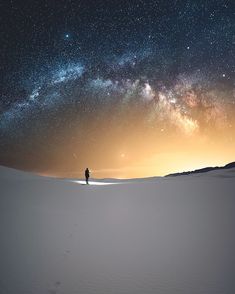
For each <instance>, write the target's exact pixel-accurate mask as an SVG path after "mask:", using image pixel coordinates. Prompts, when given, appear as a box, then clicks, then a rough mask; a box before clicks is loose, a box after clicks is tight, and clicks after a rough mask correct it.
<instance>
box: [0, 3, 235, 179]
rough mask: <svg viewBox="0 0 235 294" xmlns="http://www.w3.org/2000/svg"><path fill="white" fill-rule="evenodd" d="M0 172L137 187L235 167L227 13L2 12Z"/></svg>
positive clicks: (53, 6)
mask: <svg viewBox="0 0 235 294" xmlns="http://www.w3.org/2000/svg"><path fill="white" fill-rule="evenodd" d="M0 28H1V29H0V44H1V46H0V164H3V165H7V166H11V167H17V168H20V169H24V170H30V171H34V172H38V173H40V174H43V175H51V176H60V177H80V176H81V175H82V174H83V170H84V169H85V168H86V167H87V166H88V167H89V168H90V169H91V171H92V176H93V177H120V178H128V177H144V176H154V175H163V174H166V173H170V172H174V171H181V170H188V169H195V168H199V167H202V166H206V165H217V164H224V163H227V162H229V161H234V159H235V152H234V150H235V83H234V82H235V2H234V1H232V0H231V1H230V0H227V1H225V0H194V1H193V0H188V1H180V0H172V1H167V0H160V1H157V0H155V1H154V0H150V1H147V0H135V1H134V0H133V1H122V0H118V1H112V0H109V1H104V0H103V1H99V0H96V1H91V0H89V1H87V0H84V1H79V0H77V1H75V0H67V1H65V0H59V1H56V0H50V1H16V0H8V1H1V3H0Z"/></svg>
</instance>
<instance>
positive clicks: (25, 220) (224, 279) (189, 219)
mask: <svg viewBox="0 0 235 294" xmlns="http://www.w3.org/2000/svg"><path fill="white" fill-rule="evenodd" d="M114 183H119V184H118V185H111V184H114ZM83 184H84V182H80V181H79V180H75V182H71V180H57V179H49V178H43V177H39V176H35V175H31V174H29V173H23V172H19V171H15V170H11V169H7V168H4V167H0V189H1V190H0V232H1V242H0V265H1V267H0V294H44V293H49V294H111V293H112V294H124V293H125V294H170V293H171V294H176V293H180V294H201V293H203V294H234V293H235V279H234V274H235V236H234V225H235V169H230V170H223V171H213V172H209V173H206V174H197V175H190V176H180V177H174V178H151V179H139V180H133V181H131V180H129V181H117V180H113V181H112V180H110V179H109V180H91V185H83Z"/></svg>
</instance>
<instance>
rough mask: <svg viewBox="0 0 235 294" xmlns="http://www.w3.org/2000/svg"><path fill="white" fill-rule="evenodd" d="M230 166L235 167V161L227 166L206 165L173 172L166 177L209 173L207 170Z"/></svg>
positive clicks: (228, 167)
mask: <svg viewBox="0 0 235 294" xmlns="http://www.w3.org/2000/svg"><path fill="white" fill-rule="evenodd" d="M230 168H235V162H231V163H228V164H226V165H225V166H215V167H204V168H200V169H196V170H193V171H186V172H181V173H173V174H169V175H166V176H165V177H177V176H187V175H191V174H199V173H207V172H209V171H213V170H218V169H230Z"/></svg>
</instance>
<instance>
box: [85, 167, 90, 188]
mask: <svg viewBox="0 0 235 294" xmlns="http://www.w3.org/2000/svg"><path fill="white" fill-rule="evenodd" d="M89 177H90V171H89V169H88V167H87V168H86V170H85V178H86V184H87V185H88V184H89V183H88V180H89Z"/></svg>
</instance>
